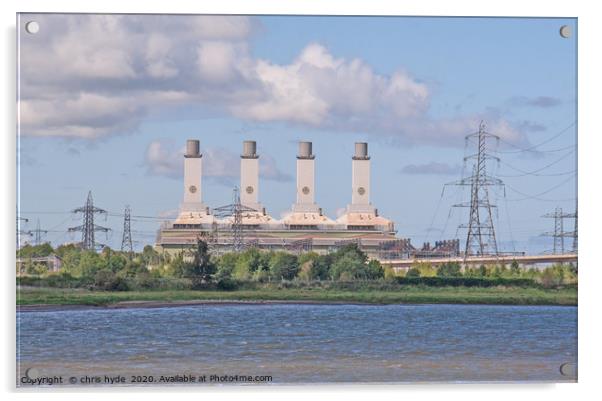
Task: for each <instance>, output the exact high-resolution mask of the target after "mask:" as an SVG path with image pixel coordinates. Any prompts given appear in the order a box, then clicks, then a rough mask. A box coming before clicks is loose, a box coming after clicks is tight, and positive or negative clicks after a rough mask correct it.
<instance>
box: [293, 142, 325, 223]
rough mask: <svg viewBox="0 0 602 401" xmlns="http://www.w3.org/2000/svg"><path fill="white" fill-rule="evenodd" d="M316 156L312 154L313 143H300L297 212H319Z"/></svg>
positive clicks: (294, 209)
mask: <svg viewBox="0 0 602 401" xmlns="http://www.w3.org/2000/svg"><path fill="white" fill-rule="evenodd" d="M314 159H315V156H314V155H313V154H312V144H311V142H299V154H298V155H297V203H296V204H295V205H294V206H293V211H295V212H319V209H320V208H319V207H318V205H316V203H315V179H314V174H315V168H314V163H315V160H314Z"/></svg>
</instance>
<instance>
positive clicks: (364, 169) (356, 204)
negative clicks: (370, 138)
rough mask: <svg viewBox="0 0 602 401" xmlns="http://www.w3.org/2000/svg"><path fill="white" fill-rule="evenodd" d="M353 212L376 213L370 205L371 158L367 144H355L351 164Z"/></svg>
mask: <svg viewBox="0 0 602 401" xmlns="http://www.w3.org/2000/svg"><path fill="white" fill-rule="evenodd" d="M351 191H352V192H351V207H350V209H351V211H358V212H374V208H373V207H372V206H371V205H370V156H368V144H367V143H366V142H356V143H355V155H354V156H353V157H352V162H351Z"/></svg>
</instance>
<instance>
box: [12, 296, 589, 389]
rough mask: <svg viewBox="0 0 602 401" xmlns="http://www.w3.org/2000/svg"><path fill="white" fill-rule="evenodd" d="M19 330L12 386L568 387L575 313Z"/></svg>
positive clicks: (74, 324)
mask: <svg viewBox="0 0 602 401" xmlns="http://www.w3.org/2000/svg"><path fill="white" fill-rule="evenodd" d="M17 325H18V331H17V383H18V384H19V385H21V386H27V385H28V384H23V383H24V382H23V381H20V380H21V379H20V378H22V377H24V376H25V373H26V372H28V373H29V374H30V376H32V377H33V376H37V377H40V376H42V377H44V376H53V377H55V376H60V377H64V380H65V382H64V383H63V384H67V385H68V384H69V382H68V378H72V379H71V380H72V381H73V382H75V383H76V384H81V380H82V377H84V378H85V377H86V376H87V377H104V376H105V375H107V376H111V377H113V376H116V375H123V376H124V377H125V378H126V382H127V383H129V382H130V381H131V380H132V378H135V377H138V378H137V379H134V380H138V379H140V378H142V379H144V377H151V378H152V380H153V383H157V382H158V380H159V378H160V376H161V375H164V376H165V377H166V378H167V377H172V378H173V377H174V376H175V375H178V376H175V380H177V379H178V377H181V376H184V375H193V376H194V377H198V379H199V380H200V379H201V377H205V378H209V377H211V376H212V375H217V376H220V377H223V376H228V377H230V379H227V380H226V382H229V383H232V382H236V381H232V378H233V377H235V376H236V375H239V376H245V377H246V376H252V377H258V376H271V381H270V383H271V384H281V383H282V384H284V383H333V382H378V383H385V382H388V383H392V382H402V383H403V382H433V381H434V382H473V381H486V382H492V381H495V382H499V381H540V382H541V381H575V380H576V378H575V377H574V376H571V375H569V376H565V375H562V374H561V373H560V369H559V368H560V365H562V364H563V363H570V364H572V365H570V366H576V362H577V308H576V307H555V306H485V305H295V304H285V305H199V306H182V307H166V308H138V309H136V308H132V309H99V308H91V309H80V310H62V311H41V312H18V313H17ZM28 369H30V370H28ZM84 380H88V379H84ZM96 380H99V379H96ZM102 380H105V379H102ZM148 380H150V379H147V380H146V381H144V382H148ZM256 380H265V379H256ZM206 383H207V382H206ZM238 383H240V381H238Z"/></svg>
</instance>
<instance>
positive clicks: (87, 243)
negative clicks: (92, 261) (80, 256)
mask: <svg viewBox="0 0 602 401" xmlns="http://www.w3.org/2000/svg"><path fill="white" fill-rule="evenodd" d="M73 213H82V215H83V223H82V225H81V226H76V227H70V228H69V232H73V231H81V232H82V242H81V246H82V248H83V249H89V250H95V249H96V242H95V241H94V233H95V232H96V231H102V232H107V231H109V229H108V228H106V227H102V226H99V225H96V224H94V215H95V214H105V215H106V213H107V211H106V210H104V209H100V208H98V207H96V206H94V202H93V200H92V191H89V192H88V199H87V200H86V204H85V205H84V206H82V207H78V208H77V209H73Z"/></svg>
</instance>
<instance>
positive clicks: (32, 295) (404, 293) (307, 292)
mask: <svg viewBox="0 0 602 401" xmlns="http://www.w3.org/2000/svg"><path fill="white" fill-rule="evenodd" d="M202 300H217V301H219V300H224V301H236V300H240V301H268V300H269V301H317V302H352V303H353V302H357V303H370V304H396V303H408V304H410V303H418V304H420V303H425V304H426V303H453V304H500V305H577V289H576V288H575V287H569V288H560V289H543V288H521V287H501V286H500V287H487V288H482V287H424V286H400V287H398V288H391V289H387V290H371V289H365V290H354V291H350V290H343V289H324V288H258V289H251V290H235V291H219V290H204V291H193V290H177V291H154V290H151V291H121V292H111V291H89V290H84V289H61V288H44V287H39V288H33V287H22V288H20V289H19V290H18V293H17V304H18V305H36V304H46V305H98V306H103V305H110V304H115V303H118V302H124V301H158V302H173V301H202Z"/></svg>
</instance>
